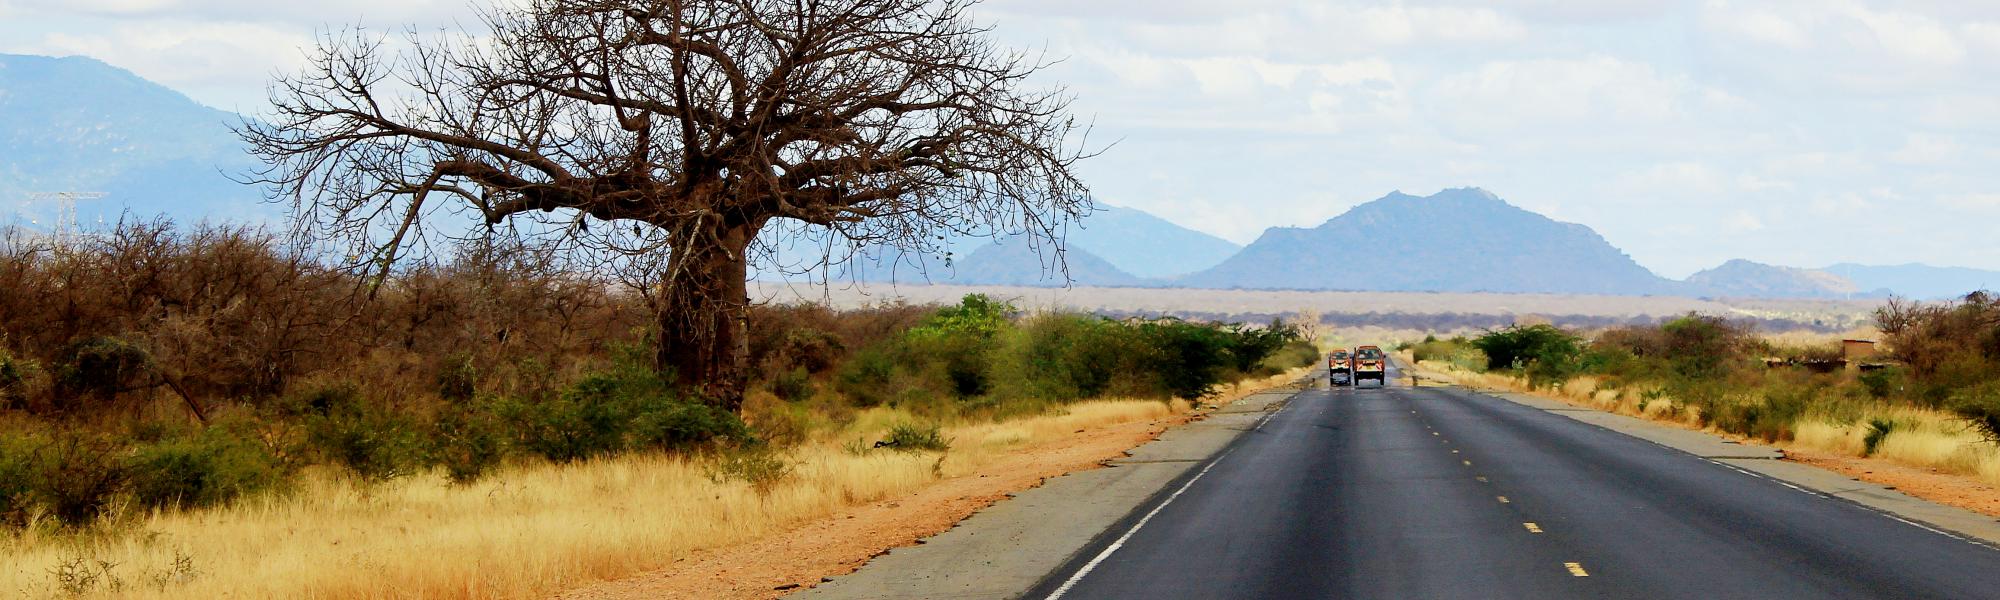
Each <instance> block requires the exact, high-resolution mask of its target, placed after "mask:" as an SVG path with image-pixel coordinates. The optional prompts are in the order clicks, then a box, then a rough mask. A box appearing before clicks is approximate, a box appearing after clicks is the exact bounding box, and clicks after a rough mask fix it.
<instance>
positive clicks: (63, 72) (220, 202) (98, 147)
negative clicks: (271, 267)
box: [0, 54, 282, 221]
mask: <svg viewBox="0 0 2000 600" xmlns="http://www.w3.org/2000/svg"><path fill="white" fill-rule="evenodd" d="M240 120H241V119H240V117H238V116H236V115H234V114H231V113H228V112H224V111H220V110H215V109H212V108H208V107H205V106H202V105H200V104H197V103H195V102H194V101H193V100H190V99H188V97H187V96H183V95H181V94H180V93H179V92H175V91H173V90H171V89H167V88H166V87H163V86H160V85H158V84H155V83H152V82H149V81H146V80H145V79H141V78H140V77H139V76H137V75H133V74H132V73H131V72H129V71H125V70H123V69H119V68H117V67H113V66H111V65H107V64H104V63H102V62H99V61H97V60H95V59H91V58H85V57H77V56H72V57H68V58H50V57H44V56H23V55H11V54H0V213H8V212H11V213H17V214H19V215H20V216H21V217H22V218H25V219H36V220H46V219H50V218H53V217H55V216H56V213H57V211H58V207H56V206H54V205H53V203H52V202H48V201H40V202H38V201H35V200H34V199H33V198H32V194H33V193H34V192H60V191H87V192H105V193H107V194H108V196H107V197H105V198H104V199H103V200H98V201H81V202H79V203H78V205H77V207H76V209H77V217H78V218H79V219H80V220H84V221H90V220H95V219H96V218H99V217H102V218H104V219H106V220H112V219H116V218H118V216H119V214H120V213H121V212H123V211H124V210H126V209H130V210H132V211H133V212H134V213H135V214H137V215H140V216H146V217H150V216H152V215H155V214H159V213H167V214H169V215H172V216H174V217H175V218H177V219H182V220H199V219H202V218H215V219H219V218H222V217H227V218H231V219H244V218H252V219H256V218H263V217H268V216H269V215H275V214H279V213H281V212H282V211H280V210H279V209H278V208H277V207H274V206H272V205H269V204H263V203H261V202H260V200H261V198H262V196H261V194H260V190H258V189H257V188H255V187H253V186H246V185H241V184H238V183H236V182H234V181H231V180H230V179H229V175H240V174H241V173H243V172H245V171H246V170H248V169H249V168H251V167H254V166H255V165H256V164H257V163H256V161H255V159H254V158H253V157H251V156H250V155H249V154H247V153H246V152H244V149H243V146H242V143H241V142H240V141H239V140H238V139H237V138H236V135H235V134H234V133H232V132H231V130H230V126H231V125H232V124H235V123H238V122H240Z"/></svg>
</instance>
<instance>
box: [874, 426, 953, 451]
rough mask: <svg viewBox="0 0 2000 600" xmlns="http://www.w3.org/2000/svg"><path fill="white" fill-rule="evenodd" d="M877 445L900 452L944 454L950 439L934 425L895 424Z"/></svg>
mask: <svg viewBox="0 0 2000 600" xmlns="http://www.w3.org/2000/svg"><path fill="white" fill-rule="evenodd" d="M879 445H880V446H881V447H884V448H894V449H896V450H898V451H902V452H944V451H946V450H950V449H951V439H950V438H946V437H944V430H943V428H940V427H939V426H938V425H937V424H936V423H927V424H917V423H897V424H895V425H894V426H891V427H890V428H889V435H888V436H887V437H884V438H882V443H881V444H879Z"/></svg>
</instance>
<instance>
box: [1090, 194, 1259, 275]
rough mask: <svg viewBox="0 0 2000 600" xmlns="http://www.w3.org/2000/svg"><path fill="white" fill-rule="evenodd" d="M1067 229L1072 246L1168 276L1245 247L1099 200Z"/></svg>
mask: <svg viewBox="0 0 2000 600" xmlns="http://www.w3.org/2000/svg"><path fill="white" fill-rule="evenodd" d="M1099 207H1100V208H1102V209H1103V210H1099V211H1097V212H1096V213H1093V214H1091V215H1090V216H1088V217H1084V218H1083V220H1082V221H1081V222H1080V223H1078V226H1077V227H1075V228H1072V229H1071V230H1070V232H1069V239H1068V242H1069V247H1070V248H1072V249H1080V250H1087V251H1089V252H1090V253H1091V254H1095V255H1097V256H1099V257H1102V258H1103V259H1104V260H1106V261H1109V262H1110V264H1112V265H1116V266H1117V267H1118V269H1119V270H1122V271H1125V272H1127V273H1131V274H1132V275H1136V276H1139V277H1149V278H1156V279H1164V278H1168V277H1173V276H1176V275H1185V274H1188V273H1194V272H1196V271H1200V270H1203V269H1207V268H1209V267H1213V266H1215V265H1218V264H1221V263H1222V261H1224V260H1227V259H1228V258H1229V257H1230V256H1232V255H1235V254H1236V252H1237V251H1239V250H1242V249H1243V247H1242V246H1239V245H1237V244H1236V243H1235V242H1231V241H1229V240H1225V239H1222V238H1219V237H1215V236H1213V235H1209V234H1206V233H1202V232H1199V231H1195V230H1193V229H1188V228H1186V227H1182V226H1180V225H1175V224H1174V223H1172V222H1170V221H1167V220H1166V219H1162V218H1159V217H1156V216H1153V215H1152V214H1151V213H1148V212H1146V211H1142V210H1139V209H1135V208H1124V207H1119V206H1110V205H1104V204H1100V205H1099Z"/></svg>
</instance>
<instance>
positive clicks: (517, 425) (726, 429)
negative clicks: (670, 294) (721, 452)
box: [503, 369, 750, 462]
mask: <svg viewBox="0 0 2000 600" xmlns="http://www.w3.org/2000/svg"><path fill="white" fill-rule="evenodd" d="M503 414H505V415H506V417H507V419H508V420H509V421H510V422H511V424H512V430H513V431H514V432H515V435H516V436H517V440H516V442H517V443H518V444H519V445H520V446H521V447H522V448H523V449H526V450H528V451H529V452H533V453H535V454H538V455H540V456H542V457H543V458H546V459H549V460H552V461H556V462H571V461H577V460H584V459H589V458H595V457H599V456H605V455H609V454H613V453H616V452H622V451H626V450H631V449H635V448H650V449H658V450H673V451H686V450H695V449H699V448H701V447H704V446H708V445H714V444H726V443H732V442H747V441H750V435H749V428H748V427H747V426H745V425H744V424H743V421H742V420H741V419H739V418H737V416H736V415H734V414H729V413H727V412H723V411H720V410H717V409H715V408H713V407H710V406H708V405H705V404H699V403H693V402H688V401H685V400H682V399H681V398H680V397H679V396H678V395H676V394H675V393H674V391H673V388H672V387H671V386H670V385H669V384H668V383H667V382H666V381H665V380H663V379H661V378H659V377H657V376H654V375H653V374H651V373H649V372H644V371H639V370H632V369H627V370H622V371H619V372H614V373H604V374H598V375H593V376H590V377H588V378H585V379H584V380H583V381H580V382H578V383H577V384H575V385H573V386H571V387H570V388H569V389H567V390H564V391H563V392H562V393H561V394H558V395H555V396H553V397H549V398H542V399H527V400H513V401H509V402H508V403H506V404H505V405H504V408H503Z"/></svg>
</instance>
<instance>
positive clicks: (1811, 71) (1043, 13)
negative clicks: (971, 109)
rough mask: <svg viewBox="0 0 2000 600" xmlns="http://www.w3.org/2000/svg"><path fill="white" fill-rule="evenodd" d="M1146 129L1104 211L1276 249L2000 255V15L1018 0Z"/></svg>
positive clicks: (1551, 0)
mask: <svg viewBox="0 0 2000 600" xmlns="http://www.w3.org/2000/svg"><path fill="white" fill-rule="evenodd" d="M469 6H470V5H468V4H467V3H466V2H464V1H463V0H358V1H351V2H324V3H321V2H301V1H295V0H278V1H276V2H272V1H269V0H255V1H253V0H0V52H12V53H31V54H53V55H69V54H84V55H89V56H94V57H97V58H100V59H103V60H105V61H107V62H110V63H112V64H115V65H118V66H121V67H125V68H127V69H131V70H133V71H135V72H137V73H138V74H139V75H141V76H144V77H146V78H149V79H152V80H154V81H158V82H161V83H164V84H166V85H169V86H172V87H174V88H177V89H180V90H182V91H184V92H187V93H188V94H189V95H190V96H193V97H194V98H195V99H197V100H200V101H202V102H204V103H206V104H210V105H213V106H216V107H219V108H224V109H231V110H238V111H241V112H248V113H255V112H257V111H258V110H260V108H261V106H262V103H263V95H262V90H263V82H264V80H265V79H266V78H267V77H268V76H269V75H270V74H271V73H272V72H273V71H274V70H284V69H288V68H291V67H292V66H294V65H296V63H297V62H298V60H299V57H300V52H299V51H298V49H297V48H298V47H299V46H301V45H303V44H306V43H308V42H309V41H310V40H311V37H312V35H313V34H314V32H315V31H317V30H319V29H321V28H323V27H327V26H335V27H338V26H341V25H345V24H349V23H356V22H363V23H366V24H368V25H370V26H373V27H377V28H386V27H397V26H403V25H418V26H420V27H426V28H430V27H440V26H449V25H451V24H452V23H453V22H454V21H455V20H469V19H468V15H470V14H471V10H470V8H469ZM982 14H983V18H985V19H987V20H989V21H991V22H992V23H993V24H994V25H996V26H997V27H998V29H997V31H996V35H999V36H1000V37H1001V38H1003V39H1004V41H1006V42H1008V43H1011V44H1014V45H1017V46H1024V47H1030V46H1031V47H1034V48H1037V49H1040V48H1046V49H1047V50H1048V52H1049V54H1050V55H1051V56H1054V57H1062V58H1064V59H1065V60H1064V61H1063V62H1062V63H1061V64H1059V65H1057V66H1056V67H1054V68H1052V69H1050V70H1049V71H1048V72H1047V78H1046V79H1045V81H1044V83H1046V84H1049V85H1055V84H1062V85H1066V86H1068V87H1069V88H1070V89H1071V91H1073V92H1074V93H1075V94H1076V96H1077V101H1076V104H1075V109H1076V111H1077V112H1078V113H1079V114H1080V115H1081V116H1084V117H1086V118H1092V119H1094V120H1095V121H1096V124H1097V133H1096V134H1095V135H1096V137H1095V139H1097V140H1100V141H1111V140H1117V141H1118V143H1117V145H1116V146H1115V147H1113V148H1112V149H1111V150H1110V151H1109V152H1108V153H1106V154H1105V155H1104V156H1103V157H1101V158H1098V159H1096V160H1094V161H1092V162H1090V163H1089V164H1088V165H1086V167H1085V168H1084V174H1085V177H1086V179H1087V180H1088V181H1089V182H1090V183H1091V185H1092V186H1093V188H1094V189H1095V190H1096V192H1097V195H1098V197H1099V199H1100V200H1103V201H1106V202H1109V203H1113V204H1120V205H1126V206H1133V207H1137V208H1141V209H1144V210H1147V211H1150V212H1153V213H1155V214H1158V215H1160V216H1163V217H1166V218H1168V219H1170V220H1173V221H1175V222H1178V223H1181V224H1183V225H1187V226H1190V227H1194V228H1197V229H1202V230H1205V231H1208V232H1211V233H1214V234H1216V235H1220V236H1222V237H1225V238H1229V239H1231V240H1235V241H1237V242H1243V243H1247V242H1250V241H1252V240H1254V239H1256V237H1257V236H1258V234H1259V233H1260V232H1262V231H1263V229H1264V228H1266V227H1270V226H1313V225H1317V224H1319V223H1321V222H1323V221H1325V220H1326V219H1328V218H1330V217H1333V216H1335V215H1337V214H1339V213H1341V212H1342V211H1344V210H1346V209H1347V208H1349V207H1351V206H1353V205H1355V204H1359V203H1361V202H1365V201H1368V200H1371V199H1374V198H1377V197H1380V196H1382V195H1383V194H1385V193H1387V192H1389V191H1391V190H1402V191H1404V192H1408V193H1413V194H1429V193H1432V192H1435V191H1437V190H1439V189H1441V188H1446V187H1462V186H1477V187H1483V188H1486V189H1488V190H1491V191H1493V192H1494V193H1496V194H1498V195H1500V196H1501V197H1502V198H1505V199H1507V200H1508V201H1510V202H1513V203H1514V204H1516V205H1519V206H1522V207H1525V208H1528V209H1531V210H1535V211H1539V212H1542V213H1544V214H1548V215H1550V216H1552V217H1555V218H1557V219H1560V220H1565V221H1573V222H1578V223H1583V224H1585V225H1589V226H1591V227H1593V228H1595V229H1597V231H1598V232H1600V233H1602V234H1604V236H1605V237H1606V238H1608V239H1609V240H1610V241H1611V242H1612V243H1613V244H1616V245H1618V246H1619V247H1621V248H1623V249H1625V250H1626V251H1627V252H1630V253H1631V254H1632V255H1633V257H1634V258H1636V259H1638V261H1639V262H1640V263H1641V264H1644V265H1646V266H1647V267H1650V268H1652V269H1654V270H1655V271H1658V272H1659V273H1661V274H1662V275H1667V276H1671V277H1681V276H1685V275H1687V274H1689V273H1691V272H1693V271H1695V270H1698V269H1702V268H1706V267H1711V266H1714V265H1716V264H1719V263H1721V262H1722V261H1724V260H1727V259H1730V258H1748V259H1752V260H1758V261H1763V262H1771V263H1778V264H1786V265H1794V266H1810V267H1816V266H1824V265H1827V264H1831V263H1835V262H1844V261H1858V262H1868V263H1901V262H1911V261H1921V262H1926V263H1931V264H1938V265H1955V266H1971V267H1982V268H1996V269H2000V240H1996V239H1995V236H1994V232H1995V231H1996V229H2000V228H1996V226H1995V224H1996V223H2000V186H1996V185H1995V184H1996V182H2000V175H1996V173H2000V169H1996V167H2000V160H1996V159H2000V2H1959V1H1947V0H1916V1H1904V2H1895V3H1889V2H1860V1H1845V0H1811V1H1801V2H1784V1H1765V2H1729V1H1720V0H1717V1H1705V2H1701V1H1697V2H1674V1H1664V0H1596V1H1592V2H1572V1H1568V0H1500V1H1484V2H1473V1H1469V0H1468V1H1464V2H1452V1H1440V2H1415V1H1412V2H1307V1H1298V0H1292V1H1279V0H1231V1H1226V2H1224V1H1216V0H990V1H989V2H988V3H987V5H986V6H985V9H984V10H983V11H982Z"/></svg>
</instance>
